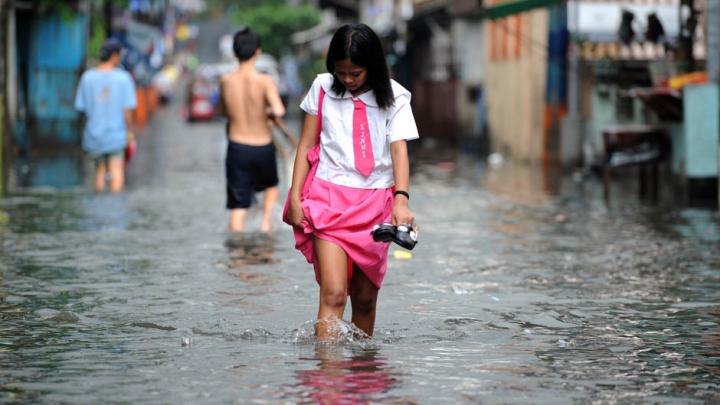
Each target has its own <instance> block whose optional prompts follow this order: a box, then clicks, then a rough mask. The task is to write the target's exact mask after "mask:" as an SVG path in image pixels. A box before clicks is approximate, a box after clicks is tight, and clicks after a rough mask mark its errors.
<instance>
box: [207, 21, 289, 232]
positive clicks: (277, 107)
mask: <svg viewBox="0 0 720 405" xmlns="http://www.w3.org/2000/svg"><path fill="white" fill-rule="evenodd" d="M233 52H234V53H235V56H236V57H237V58H238V61H239V62H240V67H239V68H238V69H237V70H236V71H234V72H232V73H229V74H227V75H224V76H223V77H222V78H221V79H220V98H219V100H218V104H217V114H218V115H222V116H227V117H228V127H227V128H228V129H227V132H228V133H227V135H228V150H227V157H226V158H225V174H226V177H227V208H228V209H229V210H230V231H231V232H239V231H243V230H244V229H245V216H246V214H247V210H248V208H249V207H250V205H252V203H253V199H254V194H255V193H256V192H260V191H265V201H264V204H263V218H262V224H261V226H260V230H261V231H262V232H270V226H271V219H272V218H271V215H272V208H273V206H274V205H275V203H276V202H277V200H278V194H279V189H278V174H277V162H276V149H275V145H274V143H273V137H272V133H271V130H270V128H269V126H268V119H274V118H280V117H282V116H283V115H284V114H285V107H284V106H283V103H282V101H281V100H280V94H279V93H278V90H277V87H276V86H275V82H274V81H273V79H272V77H271V76H270V75H266V74H263V73H260V72H257V71H256V70H255V61H256V60H257V58H258V56H259V55H260V53H261V49H260V37H259V36H258V35H257V34H256V33H255V32H253V31H252V30H251V29H250V28H245V29H243V30H241V31H238V32H237V33H236V34H235V36H234V38H233Z"/></svg>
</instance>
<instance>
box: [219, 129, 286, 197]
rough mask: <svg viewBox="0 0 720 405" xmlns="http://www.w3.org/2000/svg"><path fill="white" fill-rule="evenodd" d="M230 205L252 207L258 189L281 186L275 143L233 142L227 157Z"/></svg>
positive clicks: (230, 143) (226, 167)
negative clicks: (251, 143) (257, 144)
mask: <svg viewBox="0 0 720 405" xmlns="http://www.w3.org/2000/svg"><path fill="white" fill-rule="evenodd" d="M225 176H226V180H227V181H226V184H227V208H228V209H236V208H248V207H250V206H251V205H252V203H253V200H254V196H255V193H256V192H259V191H263V190H265V189H268V188H270V187H275V186H277V185H278V174H277V162H276V153H275V145H274V144H272V143H270V144H267V145H263V146H254V145H245V144H241V143H237V142H229V143H228V149H227V156H226V157H225Z"/></svg>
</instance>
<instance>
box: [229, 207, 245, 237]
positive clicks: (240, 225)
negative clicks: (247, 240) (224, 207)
mask: <svg viewBox="0 0 720 405" xmlns="http://www.w3.org/2000/svg"><path fill="white" fill-rule="evenodd" d="M247 211H248V210H247V209H245V208H237V209H234V210H230V232H242V231H243V230H244V229H245V215H247Z"/></svg>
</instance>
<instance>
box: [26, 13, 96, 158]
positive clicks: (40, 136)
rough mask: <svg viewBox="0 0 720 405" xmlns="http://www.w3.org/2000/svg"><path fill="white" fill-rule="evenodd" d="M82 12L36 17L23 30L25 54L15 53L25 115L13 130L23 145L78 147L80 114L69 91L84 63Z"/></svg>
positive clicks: (85, 22)
mask: <svg viewBox="0 0 720 405" xmlns="http://www.w3.org/2000/svg"><path fill="white" fill-rule="evenodd" d="M88 20H89V19H88V16H87V15H82V14H78V15H75V16H74V17H73V18H61V17H60V16H58V15H53V14H50V15H43V16H40V15H36V17H35V18H33V19H32V20H31V21H28V22H27V24H26V25H25V26H24V27H20V26H19V27H18V29H19V30H21V29H23V28H25V29H27V28H29V38H28V39H27V43H28V45H29V52H28V53H27V54H25V55H20V60H19V62H20V63H21V64H22V66H21V67H20V68H21V69H23V70H24V71H23V75H24V76H25V77H26V78H27V88H26V89H25V91H26V92H27V96H26V97H27V100H26V103H27V119H26V125H25V131H26V132H27V133H25V134H22V133H19V134H18V136H19V137H20V138H23V137H24V138H25V139H19V140H20V144H21V145H22V144H25V145H27V146H28V147H29V148H31V149H32V148H42V147H46V146H50V145H79V144H80V140H81V132H80V115H79V114H78V113H77V112H76V111H75V109H74V108H73V104H74V103H73V101H74V97H75V89H76V87H77V83H78V80H79V78H80V74H82V69H83V67H84V60H85V50H86V42H87V29H88Z"/></svg>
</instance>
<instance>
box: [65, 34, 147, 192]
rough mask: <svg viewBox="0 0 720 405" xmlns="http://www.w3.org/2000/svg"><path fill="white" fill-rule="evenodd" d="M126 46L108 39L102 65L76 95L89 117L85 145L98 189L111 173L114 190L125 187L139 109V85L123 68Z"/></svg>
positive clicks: (78, 106)
mask: <svg viewBox="0 0 720 405" xmlns="http://www.w3.org/2000/svg"><path fill="white" fill-rule="evenodd" d="M121 51H122V44H121V43H120V41H118V40H116V39H113V38H111V39H108V40H106V41H105V42H104V43H103V45H102V48H101V50H100V63H99V64H98V65H97V66H96V67H94V68H91V69H88V70H86V71H85V72H84V73H83V75H82V77H81V78H80V83H79V84H78V88H77V93H76V95H75V109H76V110H78V111H80V112H82V113H84V114H85V117H86V122H85V129H84V132H83V139H82V146H83V149H84V150H85V151H86V152H88V154H89V155H90V157H91V158H92V159H93V161H94V162H95V190H96V191H102V190H104V189H105V183H106V178H107V173H108V172H109V173H110V191H112V192H118V191H121V190H122V189H123V188H124V187H125V148H126V147H127V144H128V140H129V139H132V137H133V133H132V122H133V120H132V118H133V114H134V110H135V108H136V107H137V98H136V94H135V83H134V81H133V78H132V76H130V73H128V72H127V71H125V70H123V69H122V68H119V65H120V59H121V56H120V52H121Z"/></svg>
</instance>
